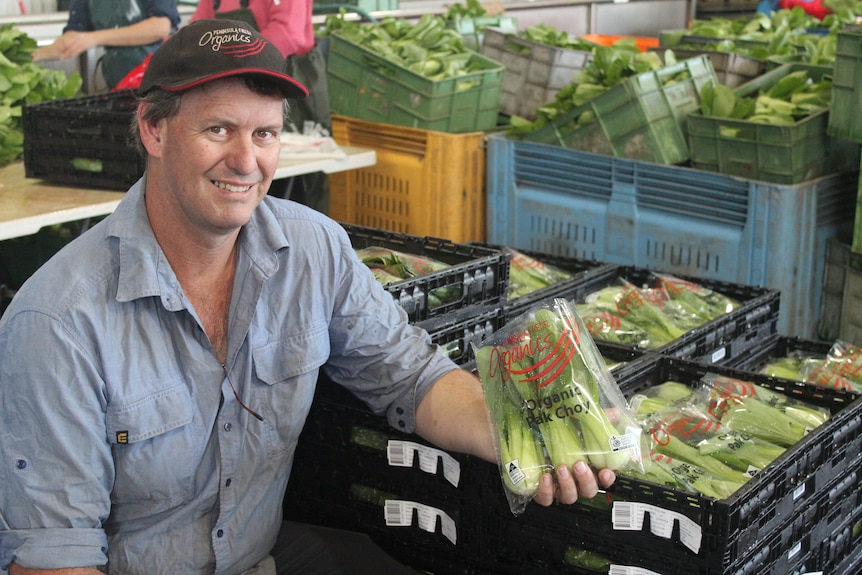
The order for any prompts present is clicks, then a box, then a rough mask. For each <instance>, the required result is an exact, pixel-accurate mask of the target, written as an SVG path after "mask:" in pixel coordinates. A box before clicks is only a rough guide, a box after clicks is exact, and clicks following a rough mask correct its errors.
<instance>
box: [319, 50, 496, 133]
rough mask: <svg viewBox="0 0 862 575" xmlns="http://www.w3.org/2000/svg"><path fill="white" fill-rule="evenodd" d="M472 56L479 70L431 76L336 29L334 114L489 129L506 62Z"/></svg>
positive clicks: (331, 67)
mask: <svg viewBox="0 0 862 575" xmlns="http://www.w3.org/2000/svg"><path fill="white" fill-rule="evenodd" d="M470 60H471V62H472V63H475V64H478V66H479V67H480V69H479V70H478V71H475V72H469V73H467V74H464V75H462V76H458V77H456V78H447V79H443V80H431V79H429V78H427V77H425V76H422V75H420V74H417V73H415V72H413V71H411V70H408V69H407V68H405V67H404V66H401V65H400V64H397V63H395V62H393V61H391V60H387V59H385V58H383V57H381V56H380V55H378V54H376V53H374V52H373V51H371V50H370V49H368V48H366V47H364V46H361V45H359V44H356V43H355V42H351V41H350V40H347V39H345V38H342V37H340V36H339V35H338V34H337V33H336V34H333V35H332V36H331V37H330V41H329V55H328V60H327V69H326V70H327V78H328V81H329V100H330V107H331V109H332V112H333V113H334V114H342V115H344V116H351V117H354V118H359V119H362V120H369V121H372V122H383V123H387V124H395V125H398V126H407V127H410V128H420V129H423V130H434V131H438V132H451V133H465V132H475V131H482V130H489V129H491V128H494V127H495V126H496V125H497V116H498V113H499V112H498V110H499V106H500V91H501V89H502V84H503V66H502V65H501V64H500V63H498V62H494V61H493V60H490V59H488V58H485V57H484V56H482V55H480V54H477V53H471V55H470Z"/></svg>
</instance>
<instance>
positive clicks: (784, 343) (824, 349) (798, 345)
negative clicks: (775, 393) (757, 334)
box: [726, 334, 833, 371]
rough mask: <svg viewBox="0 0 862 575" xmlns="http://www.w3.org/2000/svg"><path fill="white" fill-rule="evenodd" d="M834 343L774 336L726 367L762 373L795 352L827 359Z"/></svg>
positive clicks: (734, 359)
mask: <svg viewBox="0 0 862 575" xmlns="http://www.w3.org/2000/svg"><path fill="white" fill-rule="evenodd" d="M832 345H833V343H832V342H827V341H820V340H813V339H804V338H800V337H790V336H785V335H779V334H774V335H772V336H771V337H768V338H766V339H764V340H763V341H762V342H760V343H759V344H758V345H756V346H752V347H751V348H750V349H748V350H746V352H745V353H742V354H739V355H738V356H736V357H733V358H731V359H730V360H729V361H728V362H727V364H726V365H728V366H729V367H736V368H739V369H745V370H748V371H760V369H761V368H762V367H763V366H764V365H766V363H767V362H769V361H770V360H773V359H778V358H781V357H786V356H787V355H789V354H790V353H792V352H794V351H800V352H804V353H806V354H811V355H813V356H816V357H820V358H826V356H827V355H828V353H829V350H830V349H831V348H832Z"/></svg>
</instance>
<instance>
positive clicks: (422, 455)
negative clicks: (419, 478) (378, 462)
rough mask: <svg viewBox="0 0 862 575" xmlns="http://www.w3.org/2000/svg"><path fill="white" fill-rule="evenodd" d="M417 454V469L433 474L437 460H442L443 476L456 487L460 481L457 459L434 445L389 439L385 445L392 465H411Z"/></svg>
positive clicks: (435, 471) (459, 465) (459, 466)
mask: <svg viewBox="0 0 862 575" xmlns="http://www.w3.org/2000/svg"><path fill="white" fill-rule="evenodd" d="M416 455H418V456H419V469H421V470H422V471H424V472H425V473H430V474H432V475H434V474H435V473H437V462H438V461H442V462H443V477H445V478H446V480H447V481H449V483H451V484H452V485H454V486H455V487H458V484H459V483H460V482H461V464H460V463H458V460H457V459H455V458H454V457H452V456H451V455H449V454H448V453H446V452H445V451H442V450H440V449H437V448H436V447H431V446H429V445H422V444H420V443H415V442H413V441H399V440H395V439H390V440H389V443H388V444H387V445H386V457H387V458H388V459H389V465H391V466H392V467H413V458H414V457H415V456H416Z"/></svg>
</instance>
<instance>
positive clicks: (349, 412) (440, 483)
mask: <svg viewBox="0 0 862 575" xmlns="http://www.w3.org/2000/svg"><path fill="white" fill-rule="evenodd" d="M393 443H397V444H399V448H398V451H397V453H395V452H392V451H390V450H393V449H394V448H395V446H394V445H393ZM404 443H409V444H410V445H409V449H404V448H403V445H401V444H404ZM318 448H325V449H327V450H333V451H337V452H339V453H340V455H339V456H338V458H339V459H340V458H343V459H344V461H347V460H355V461H356V462H357V467H356V468H353V469H352V471H353V472H357V471H359V470H360V469H362V470H366V471H367V473H369V474H371V475H372V476H377V477H380V476H383V475H385V476H386V478H388V479H391V480H392V481H393V482H395V483H396V484H399V485H400V484H402V483H411V484H414V485H416V486H419V487H421V489H423V490H435V489H440V490H442V491H443V492H445V493H446V494H447V496H448V497H452V498H462V497H463V498H469V497H470V496H471V495H472V493H473V492H470V494H468V495H463V493H464V491H465V489H466V487H465V486H472V485H475V483H476V481H475V479H474V478H473V477H472V476H471V473H473V467H472V466H471V463H472V460H474V459H475V458H474V457H471V456H469V455H465V454H461V453H448V452H443V451H442V450H440V449H437V448H435V447H433V446H431V445H430V444H429V443H428V442H427V441H426V440H424V439H422V438H421V437H419V436H418V435H416V434H412V433H405V432H402V431H399V430H397V429H395V428H393V427H392V426H390V425H389V423H388V421H387V419H386V417H384V416H383V415H378V414H375V413H373V412H372V411H371V410H370V409H369V408H368V407H367V406H366V405H365V404H364V403H363V402H362V401H360V400H359V399H358V398H357V397H356V396H355V395H353V393H351V392H350V391H349V390H347V389H346V388H344V387H342V386H340V385H338V384H336V383H334V382H333V381H332V380H330V379H329V378H327V377H326V376H325V375H321V377H320V378H319V380H318V384H317V389H316V390H315V397H314V403H313V404H312V407H311V410H310V411H309V414H308V417H307V418H306V422H305V427H304V428H303V431H302V435H301V437H300V441H299V445H298V447H297V451H301V450H304V449H310V450H311V451H312V452H313V451H316V450H317V449H318ZM411 453H412V457H411V456H410V455H411ZM333 456H335V454H333ZM390 457H391V458H392V460H393V461H403V463H404V464H405V465H403V466H401V465H393V464H391V463H390ZM354 458H356V459H354ZM336 465H338V466H342V467H345V468H350V467H351V466H349V465H342V464H341V463H337V464H336ZM357 475H358V474H357ZM311 487H312V488H314V489H316V488H317V486H311Z"/></svg>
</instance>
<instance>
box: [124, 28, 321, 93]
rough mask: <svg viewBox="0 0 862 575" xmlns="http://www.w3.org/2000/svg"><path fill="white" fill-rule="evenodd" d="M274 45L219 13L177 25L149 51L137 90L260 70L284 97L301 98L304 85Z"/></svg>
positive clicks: (179, 87) (182, 86)
mask: <svg viewBox="0 0 862 575" xmlns="http://www.w3.org/2000/svg"><path fill="white" fill-rule="evenodd" d="M286 66H287V61H286V60H285V58H284V56H282V54H281V52H280V51H279V49H278V48H276V47H275V46H274V45H273V44H272V43H271V42H269V40H267V39H266V38H264V37H263V36H261V34H260V32H258V31H256V30H254V29H253V28H252V27H251V26H249V25H248V24H247V23H245V22H241V21H239V20H227V19H221V18H213V19H205V20H196V21H195V22H191V23H189V24H186V25H185V26H183V27H181V28H180V29H179V30H178V31H177V32H176V33H175V34H174V35H172V36H171V37H170V38H168V39H167V40H165V42H164V43H163V44H162V45H161V46H159V48H158V50H156V51H155V52H154V53H153V56H152V58H151V59H150V63H149V65H148V66H147V69H146V71H145V72H144V77H143V79H142V80H141V86H140V91H141V92H142V93H147V92H149V91H150V90H152V89H153V88H161V89H162V90H168V91H170V92H181V91H183V90H188V89H189V88H194V87H195V86H200V85H201V84H204V83H206V82H209V81H212V80H218V79H220V78H230V77H233V76H260V77H261V78H265V79H267V80H271V81H273V82H274V83H275V84H276V85H278V86H279V87H280V88H281V91H282V93H283V94H284V97H285V98H295V99H300V98H305V97H307V96H308V89H307V88H306V87H305V86H303V85H302V84H301V83H299V82H297V81H296V80H294V79H293V78H291V77H290V76H288V75H287V73H286V72H285V70H286Z"/></svg>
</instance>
